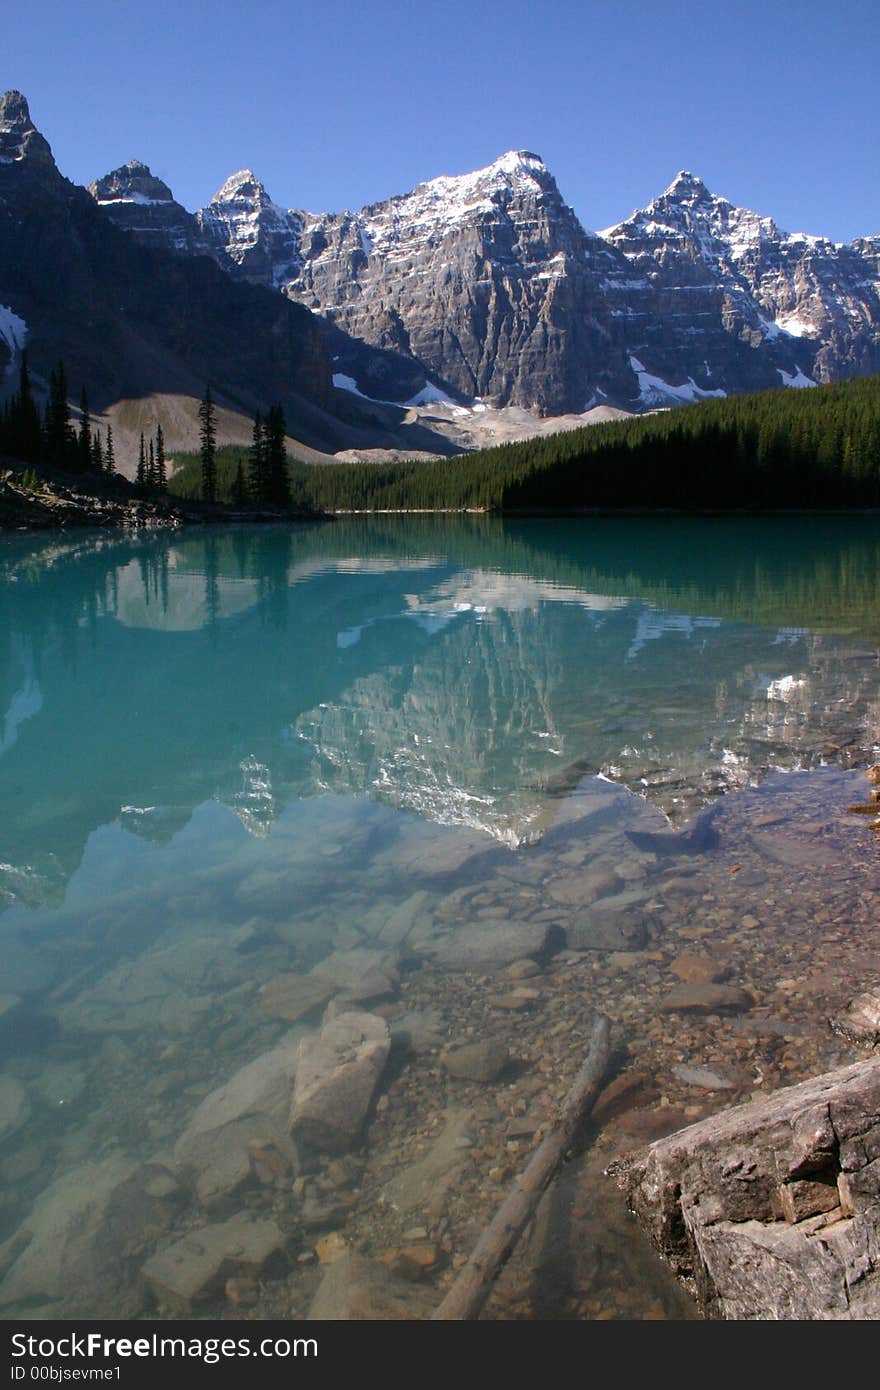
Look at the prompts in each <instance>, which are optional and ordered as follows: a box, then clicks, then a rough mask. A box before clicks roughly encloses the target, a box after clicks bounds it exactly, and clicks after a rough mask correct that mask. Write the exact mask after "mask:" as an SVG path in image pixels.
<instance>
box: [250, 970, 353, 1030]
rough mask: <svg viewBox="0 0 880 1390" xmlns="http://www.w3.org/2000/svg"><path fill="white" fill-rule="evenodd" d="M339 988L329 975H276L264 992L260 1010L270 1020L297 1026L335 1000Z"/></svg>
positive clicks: (261, 993)
mask: <svg viewBox="0 0 880 1390" xmlns="http://www.w3.org/2000/svg"><path fill="white" fill-rule="evenodd" d="M338 990H339V985H338V984H337V983H336V981H335V980H333V979H331V978H330V976H329V975H295V974H284V975H275V976H274V977H273V978H272V979H271V980H268V981H267V982H266V984H264V985H263V987H262V989H261V990H260V1008H261V1009H262V1010H263V1012H264V1013H267V1014H268V1015H269V1017H270V1018H283V1019H286V1020H287V1022H288V1023H296V1022H297V1021H298V1020H299V1019H301V1018H307V1017H308V1015H309V1014H312V1013H316V1012H317V1010H318V1009H320V1008H322V1007H323V1005H324V1004H326V1003H327V1000H328V999H332V997H333V995H334V994H336V993H337V991H338Z"/></svg>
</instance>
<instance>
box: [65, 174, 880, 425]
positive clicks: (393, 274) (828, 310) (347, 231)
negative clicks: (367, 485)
mask: <svg viewBox="0 0 880 1390" xmlns="http://www.w3.org/2000/svg"><path fill="white" fill-rule="evenodd" d="M126 168H127V169H128V170H130V171H135V172H138V171H140V170H142V169H143V168H144V166H139V165H131V166H126ZM148 172H149V171H147V173H148ZM123 173H124V170H120V171H116V174H115V175H111V176H108V177H109V178H111V179H113V178H117V176H119V175H122V174H123ZM129 177H130V179H131V189H132V196H131V201H130V202H129V203H128V204H125V203H123V202H121V201H120V200H119V199H118V198H114V199H108V198H106V197H104V196H102V191H101V190H102V185H103V184H104V183H105V182H106V181H105V180H102V181H98V183H97V184H95V185H93V186H92V189H93V192H94V194H95V196H96V197H97V198H98V199H99V201H100V202H101V204H102V206H103V207H104V208H105V210H106V211H107V212H108V213H109V214H110V216H111V217H113V218H114V220H116V221H117V222H118V223H119V224H120V225H125V226H128V227H129V229H131V230H133V231H135V232H136V234H138V235H145V233H144V232H143V231H142V230H141V229H140V227H139V226H138V225H136V224H137V223H143V222H144V221H145V215H144V214H145V208H144V204H143V201H142V198H143V186H142V184H139V183H138V182H137V179H136V178H134V177H133V175H132V174H129ZM141 177H142V175H141ZM163 187H164V186H163ZM169 196H170V195H169ZM178 209H179V212H178ZM181 214H182V215H183V216H184V217H186V218H188V219H189V221H188V222H187V223H186V226H187V228H188V232H187V234H186V235H185V236H184V237H183V238H182V242H183V245H182V246H181V248H180V249H183V250H187V251H193V250H195V251H198V252H200V253H201V254H208V255H211V256H213V257H214V259H216V260H218V262H219V263H220V264H225V266H226V267H227V269H229V270H230V272H231V273H232V274H233V275H235V276H236V277H237V278H244V279H250V280H253V281H255V282H256V283H259V284H262V285H266V286H274V287H275V288H279V289H281V290H282V291H283V292H284V293H285V294H286V295H287V296H288V297H290V298H292V299H295V300H297V301H298V302H299V303H301V304H304V305H305V306H306V307H308V308H309V309H311V310H312V311H313V313H315V314H316V315H318V316H320V318H321V321H322V323H323V324H324V325H325V332H326V331H327V325H333V326H336V327H337V328H340V329H343V330H344V331H345V333H346V334H348V335H351V337H352V338H353V339H354V340H355V341H358V340H359V341H360V342H361V343H363V344H364V347H365V349H366V348H368V347H369V346H372V347H375V348H380V349H383V350H385V351H386V352H390V353H391V354H392V355H393V357H392V359H391V362H392V368H393V364H394V361H395V359H396V362H397V364H398V366H400V365H401V364H403V363H405V362H407V361H408V362H409V363H410V364H412V365H413V366H415V365H416V364H418V366H419V367H421V368H423V369H424V371H425V372H426V374H427V376H428V377H429V379H430V380H431V381H433V382H434V383H435V385H436V386H437V387H439V388H440V389H441V390H445V391H447V392H449V393H450V395H451V397H452V398H454V399H457V400H459V401H460V402H468V401H472V400H474V399H475V398H476V399H478V400H485V401H487V402H489V403H491V404H494V405H501V406H504V405H514V406H525V407H526V408H528V409H532V410H535V411H537V412H539V413H542V414H557V413H562V412H566V411H568V412H580V411H583V410H584V409H585V408H586V407H587V406H588V405H590V404H591V403H596V402H598V401H602V400H603V399H604V400H608V401H611V402H613V403H614V404H617V405H620V406H623V407H625V408H629V409H642V408H650V407H654V406H658V405H669V404H675V403H677V402H679V401H683V400H694V399H700V398H701V397H702V396H704V395H707V394H708V395H711V394H720V393H722V392H724V393H729V392H735V391H742V390H751V389H760V388H763V387H769V386H779V385H782V384H784V385H793V386H794V385H808V384H810V382H812V381H828V380H835V379H838V378H841V377H846V376H850V375H857V374H863V373H868V372H872V371H877V370H880V238H872V237H866V238H861V239H859V240H857V241H855V242H853V243H852V244H850V245H849V246H843V245H837V244H835V243H832V242H830V241H828V240H827V239H824V238H821V237H809V236H804V235H799V234H789V233H787V232H784V231H782V230H781V229H779V228H778V226H777V225H776V223H775V222H774V221H773V219H772V218H769V217H761V216H759V215H758V214H756V213H753V212H750V211H748V210H747V209H742V208H737V207H735V206H734V205H733V204H731V203H730V202H728V201H727V200H726V199H724V198H719V197H718V196H716V195H714V194H712V193H710V192H709V190H708V189H707V188H706V186H705V185H704V184H703V183H702V181H701V180H700V179H698V178H696V177H695V176H694V175H693V174H690V173H687V172H685V171H682V172H681V173H680V174H679V175H677V176H676V178H675V179H674V180H673V183H672V184H671V185H670V186H669V188H667V189H666V190H665V192H664V193H663V194H662V195H661V196H660V197H659V198H658V199H655V200H654V201H653V202H652V203H650V204H648V206H647V207H646V208H644V209H642V210H637V211H636V212H634V213H633V214H632V215H631V216H630V217H629V218H628V219H626V220H624V221H623V222H621V223H619V224H617V225H616V226H614V227H611V228H608V229H606V230H605V231H604V232H602V233H599V234H596V233H593V232H589V231H587V230H586V229H585V228H584V227H583V226H582V225H581V223H580V222H579V221H578V219H577V217H576V215H575V214H574V212H573V211H572V209H571V208H570V207H568V205H567V204H566V203H565V202H564V200H563V198H562V196H561V194H560V192H559V189H558V187H557V185H556V182H555V180H554V178H553V176H552V174H551V173H550V171H549V170H548V169H547V167H546V165H545V164H544V163H543V161H542V160H541V159H540V158H539V157H538V156H537V155H534V154H531V153H530V152H528V151H511V152H509V153H508V154H506V155H503V156H502V157H501V158H500V159H498V160H496V161H495V162H494V163H493V164H491V165H489V166H487V167H486V168H485V169H480V170H476V171H475V172H473V173H470V174H464V175H459V176H454V177H441V178H436V179H432V180H429V181H428V182H427V183H423V184H420V185H418V187H417V188H415V189H414V190H412V192H410V193H407V194H403V195H399V196H396V197H392V198H389V199H386V200H384V201H382V202H378V203H373V204H370V205H368V206H367V207H365V208H363V209H361V210H360V211H359V212H342V213H320V214H313V213H307V212H303V211H298V210H295V209H290V210H287V209H284V208H282V207H280V206H279V205H278V204H276V203H274V202H273V201H272V199H271V198H270V197H269V195H268V193H267V192H266V190H265V188H264V187H263V185H262V184H261V183H260V182H259V180H258V179H257V178H256V176H255V175H254V173H253V172H252V171H251V170H242V171H240V172H239V173H238V174H235V175H233V176H232V177H231V178H230V179H229V180H227V182H226V183H225V184H224V186H223V187H222V188H221V189H220V190H219V191H218V193H216V194H215V195H214V198H212V200H211V202H210V204H209V205H208V207H207V208H205V209H202V210H201V211H200V212H198V213H196V214H186V213H185V210H184V209H182V208H180V205H179V204H175V205H174V212H173V215H172V214H171V213H170V212H167V213H165V214H164V215H166V216H168V217H169V219H170V222H171V224H172V226H173V228H174V229H177V228H178V227H179V226H180V225H181V221H180V218H181ZM151 216H155V217H157V218H158V214H152V212H151ZM175 234H176V230H175ZM146 235H155V232H154V231H147V232H146ZM333 355H334V356H337V355H338V354H336V353H335V352H334V354H333ZM339 357H340V365H339V367H338V371H337V375H338V376H340V375H343V374H344V373H346V372H348V373H350V375H351V376H353V377H355V378H356V381H357V385H358V387H359V388H360V389H361V390H363V391H364V393H365V394H367V395H379V394H380V393H381V391H382V389H383V384H382V373H383V372H384V373H385V374H386V377H387V374H388V371H389V362H388V360H386V361H383V362H381V363H379V364H377V363H376V361H375V360H373V361H372V362H371V361H370V360H369V354H368V352H365V353H364V354H363V355H361V356H360V358H358V356H357V355H355V356H354V357H352V355H351V346H350V344H349V347H348V356H347V357H346V358H345V360H343V359H342V356H341V355H339ZM393 375H394V372H393V370H392V376H393ZM413 379H414V378H413V377H412V376H410V378H409V385H410V386H411V385H412V381H413ZM343 384H345V383H344V382H343ZM395 386H397V387H398V388H399V391H400V392H406V393H407V394H411V393H410V392H407V388H406V386H403V385H401V383H400V382H394V381H389V380H387V379H386V380H385V383H384V389H385V392H386V394H385V397H384V398H385V399H388V398H391V399H396V400H404V399H406V395H405V394H397V395H390V396H389V394H388V393H390V392H391V391H393V389H394V388H395Z"/></svg>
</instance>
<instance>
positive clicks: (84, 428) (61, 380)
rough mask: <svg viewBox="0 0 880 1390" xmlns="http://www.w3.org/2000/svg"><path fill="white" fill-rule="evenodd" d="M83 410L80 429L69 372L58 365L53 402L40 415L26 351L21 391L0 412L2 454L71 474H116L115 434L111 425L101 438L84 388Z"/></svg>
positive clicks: (51, 387) (53, 377) (52, 378)
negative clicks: (72, 403) (71, 400)
mask: <svg viewBox="0 0 880 1390" xmlns="http://www.w3.org/2000/svg"><path fill="white" fill-rule="evenodd" d="M79 409H80V418H79V423H78V425H77V424H74V422H73V418H72V415H71V410H70V403H69V400H68V387H67V373H66V371H65V367H64V363H63V362H59V363H58V365H57V366H56V367H53V369H52V371H51V373H50V375H49V398H48V400H47V402H46V408H45V410H44V411H43V412H42V414H41V412H40V408H39V406H38V405H37V402H36V400H35V399H34V394H33V388H32V386H31V377H30V370H29V368H28V358H27V353H26V352H23V353H22V357H21V367H20V369H19V378H18V390H17V391H16V393H15V394H14V395H13V396H12V397H10V399H9V400H7V401H6V403H5V405H4V406H3V407H2V409H0V452H3V453H4V454H8V455H10V456H11V457H12V458H15V459H20V460H21V461H22V462H23V463H28V464H31V465H35V464H43V465H45V466H47V467H51V468H60V469H63V470H64V471H65V472H68V473H104V474H112V473H115V472H116V455H115V452H114V447H113V430H112V428H111V426H109V425H108V426H107V429H106V431H105V432H104V435H103V437H102V435H101V432H100V430H99V429H98V428H97V427H96V426H93V421H92V414H91V410H90V409H89V398H88V393H87V391H86V388H85V387H83V389H82V392H81V395H80V407H79Z"/></svg>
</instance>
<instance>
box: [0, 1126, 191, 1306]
mask: <svg viewBox="0 0 880 1390" xmlns="http://www.w3.org/2000/svg"><path fill="white" fill-rule="evenodd" d="M169 1215H170V1214H169V1212H168V1210H167V1206H166V1205H165V1204H163V1203H161V1202H157V1201H154V1200H152V1199H151V1198H149V1197H148V1196H147V1195H146V1194H145V1192H144V1184H143V1170H142V1169H141V1168H140V1166H139V1165H138V1164H137V1163H135V1162H134V1161H133V1160H132V1159H131V1158H130V1157H129V1156H128V1155H127V1154H125V1153H123V1152H122V1151H121V1150H115V1151H113V1152H112V1153H109V1154H107V1155H106V1156H105V1157H104V1158H101V1159H99V1160H97V1161H96V1162H92V1163H83V1164H80V1165H79V1166H77V1167H75V1168H72V1169H70V1170H69V1171H68V1172H67V1173H65V1174H63V1176H61V1177H60V1178H57V1179H56V1180H55V1182H53V1183H51V1184H50V1186H49V1187H47V1188H46V1189H45V1191H44V1192H42V1193H41V1194H40V1196H39V1197H38V1198H37V1200H36V1201H35V1203H34V1205H33V1208H32V1210H31V1213H30V1215H29V1216H28V1217H26V1218H25V1220H24V1221H23V1222H22V1225H21V1227H20V1228H19V1230H18V1231H17V1232H16V1233H15V1234H14V1235H13V1236H12V1237H11V1239H10V1241H8V1242H7V1243H6V1245H5V1246H3V1247H0V1269H3V1267H4V1266H6V1274H5V1277H4V1278H3V1280H2V1283H0V1308H2V1309H4V1310H5V1311H6V1315H7V1316H10V1317H12V1316H26V1315H28V1313H29V1310H32V1309H33V1308H35V1307H41V1308H51V1309H52V1311H53V1313H54V1314H55V1315H57V1316H59V1317H65V1318H75V1317H87V1316H89V1317H97V1316H105V1317H127V1316H134V1315H135V1313H137V1312H138V1311H140V1307H139V1304H138V1301H137V1296H135V1299H134V1302H131V1298H132V1293H131V1289H132V1287H133V1285H132V1280H131V1273H132V1268H131V1265H130V1261H131V1259H132V1258H133V1255H134V1252H135V1250H136V1249H137V1248H138V1246H139V1245H140V1244H141V1242H142V1241H143V1240H144V1239H145V1238H146V1237H147V1236H148V1235H150V1234H152V1235H153V1237H154V1238H155V1236H156V1235H157V1234H158V1233H159V1232H161V1230H163V1229H164V1227H165V1225H166V1224H167V1220H168V1219H169Z"/></svg>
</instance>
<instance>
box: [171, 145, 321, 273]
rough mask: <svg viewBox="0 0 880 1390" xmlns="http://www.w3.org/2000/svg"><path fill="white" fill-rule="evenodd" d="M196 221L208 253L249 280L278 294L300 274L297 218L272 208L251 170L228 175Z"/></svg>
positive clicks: (262, 185) (285, 211) (278, 208)
mask: <svg viewBox="0 0 880 1390" xmlns="http://www.w3.org/2000/svg"><path fill="white" fill-rule="evenodd" d="M196 221H197V223H198V226H199V229H200V232H201V235H202V237H203V238H204V240H205V243H206V247H207V249H208V250H209V252H210V254H212V255H215V256H217V258H218V259H221V261H222V260H223V259H226V261H227V263H230V262H231V264H232V265H233V266H235V267H237V268H238V269H239V270H240V271H241V272H242V273H243V274H244V275H245V276H246V278H248V279H253V280H258V281H259V282H261V283H262V284H265V285H270V286H272V287H273V288H276V289H278V288H280V287H281V286H282V285H284V284H285V283H286V282H287V281H288V280H290V279H291V278H292V277H293V276H294V275H295V274H296V272H297V270H298V269H299V266H300V261H301V258H300V254H299V238H300V234H301V232H302V222H301V219H300V218H299V216H298V215H297V214H296V213H295V212H290V211H288V210H287V209H286V208H282V207H279V206H278V204H277V203H273V201H272V199H271V198H270V197H269V194H268V193H267V191H266V188H265V185H264V184H262V183H261V182H260V180H259V179H258V178H257V176H256V174H255V173H254V171H253V169H238V170H237V171H236V172H235V173H234V174H230V176H229V178H228V179H227V180H226V182H225V183H224V184H223V185H222V187H221V188H218V190H217V192H216V193H215V194H214V196H213V198H212V199H211V201H210V203H209V204H208V206H207V207H206V208H203V209H202V211H201V212H198V213H196Z"/></svg>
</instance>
